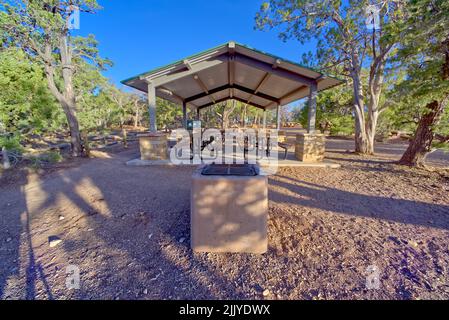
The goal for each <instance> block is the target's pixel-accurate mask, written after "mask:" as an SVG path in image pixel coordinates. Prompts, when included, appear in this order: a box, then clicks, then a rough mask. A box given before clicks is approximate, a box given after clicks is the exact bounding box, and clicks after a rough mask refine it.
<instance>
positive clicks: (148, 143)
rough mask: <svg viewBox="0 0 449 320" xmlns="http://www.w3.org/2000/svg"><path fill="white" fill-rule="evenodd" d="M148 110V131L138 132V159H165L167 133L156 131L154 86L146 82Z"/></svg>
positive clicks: (166, 157) (166, 156)
mask: <svg viewBox="0 0 449 320" xmlns="http://www.w3.org/2000/svg"><path fill="white" fill-rule="evenodd" d="M148 112H149V120H150V126H149V127H150V132H148V133H144V134H139V135H137V137H138V138H139V146H140V159H141V160H143V161H148V160H167V159H168V153H167V151H168V139H167V135H166V134H163V133H159V132H157V125H156V87H155V86H154V83H152V82H148Z"/></svg>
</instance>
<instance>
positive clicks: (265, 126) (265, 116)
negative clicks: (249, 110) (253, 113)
mask: <svg viewBox="0 0 449 320" xmlns="http://www.w3.org/2000/svg"><path fill="white" fill-rule="evenodd" d="M262 125H263V128H264V129H266V128H267V110H263V120H262Z"/></svg>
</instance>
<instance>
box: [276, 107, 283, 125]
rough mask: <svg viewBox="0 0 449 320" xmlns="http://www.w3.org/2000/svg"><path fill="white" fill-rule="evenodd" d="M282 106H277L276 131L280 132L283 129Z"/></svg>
mask: <svg viewBox="0 0 449 320" xmlns="http://www.w3.org/2000/svg"><path fill="white" fill-rule="evenodd" d="M281 120H282V119H281V106H280V105H279V103H278V104H277V106H276V129H277V130H280V129H281Z"/></svg>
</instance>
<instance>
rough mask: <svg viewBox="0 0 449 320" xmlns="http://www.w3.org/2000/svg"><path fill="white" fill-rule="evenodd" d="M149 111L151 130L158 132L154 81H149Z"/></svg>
mask: <svg viewBox="0 0 449 320" xmlns="http://www.w3.org/2000/svg"><path fill="white" fill-rule="evenodd" d="M148 113H149V116H150V119H149V120H150V132H157V125H156V88H155V87H154V85H153V83H151V82H149V83H148Z"/></svg>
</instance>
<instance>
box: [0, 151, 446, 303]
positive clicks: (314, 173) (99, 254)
mask: <svg viewBox="0 0 449 320" xmlns="http://www.w3.org/2000/svg"><path fill="white" fill-rule="evenodd" d="M136 156H137V148H136V147H135V146H133V147H132V148H131V149H129V150H127V151H123V152H119V153H113V154H109V155H106V154H104V155H103V157H100V158H96V159H89V160H79V161H77V162H75V163H71V164H70V165H67V166H66V167H65V168H64V170H62V169H60V170H53V171H51V172H47V173H44V174H28V173H23V174H18V175H17V176H18V177H20V179H18V181H16V182H15V183H5V182H4V183H2V185H1V186H0V297H1V298H2V299H23V298H28V299H429V298H430V299H448V298H449V275H448V272H449V268H448V263H449V242H448V239H449V179H448V178H445V177H444V176H442V175H440V174H438V173H429V172H425V171H420V170H415V169H409V168H407V167H402V166H397V165H394V164H392V163H390V162H388V160H385V159H383V158H362V157H358V156H355V155H353V154H347V153H344V152H329V153H328V154H327V156H328V157H329V158H332V161H335V162H338V163H341V164H342V168H341V169H310V168H283V169H280V171H279V172H278V174H277V175H276V176H273V177H271V178H270V181H269V251H268V253H266V254H264V255H261V256H256V255H248V254H194V253H192V251H191V250H190V248H189V240H188V239H189V210H190V203H189V202H190V176H191V174H192V172H193V170H194V168H192V167H128V166H126V165H124V163H125V162H126V161H127V160H130V159H132V158H135V157H136ZM51 236H58V237H59V238H60V239H61V240H62V242H60V243H59V244H58V245H56V246H55V247H50V246H49V241H48V238H49V237H51ZM69 265H76V266H78V267H79V269H80V271H81V276H80V278H81V287H80V289H78V290H69V289H67V288H66V277H67V275H66V268H67V266H69ZM370 268H374V269H370ZM372 270H377V271H378V272H379V275H380V279H379V280H380V281H379V288H378V289H367V287H366V281H367V277H368V279H371V278H372V277H370V275H372V274H373V271H372ZM374 283H375V282H374ZM266 290H269V294H268V295H266V294H267V292H268V291H266ZM264 291H266V292H265V295H263V292H264Z"/></svg>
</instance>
